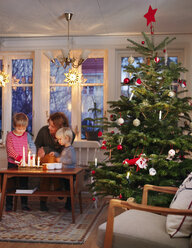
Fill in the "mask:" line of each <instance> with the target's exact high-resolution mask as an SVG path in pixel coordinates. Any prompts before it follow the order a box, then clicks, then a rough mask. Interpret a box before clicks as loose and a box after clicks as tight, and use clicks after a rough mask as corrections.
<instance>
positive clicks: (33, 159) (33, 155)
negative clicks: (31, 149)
mask: <svg viewBox="0 0 192 248" xmlns="http://www.w3.org/2000/svg"><path fill="white" fill-rule="evenodd" d="M33 166H35V154H33Z"/></svg>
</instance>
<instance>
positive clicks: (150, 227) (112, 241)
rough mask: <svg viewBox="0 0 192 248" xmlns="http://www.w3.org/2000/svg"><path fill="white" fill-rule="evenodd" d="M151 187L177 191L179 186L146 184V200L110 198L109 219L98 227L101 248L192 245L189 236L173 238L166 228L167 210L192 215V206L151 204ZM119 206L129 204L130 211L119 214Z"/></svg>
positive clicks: (169, 212) (127, 206) (174, 247)
mask: <svg viewBox="0 0 192 248" xmlns="http://www.w3.org/2000/svg"><path fill="white" fill-rule="evenodd" d="M149 190H152V191H158V192H164V193H168V194H175V193H176V191H177V188H176V187H161V186H153V185H145V186H144V189H143V197H142V204H137V203H134V202H129V201H122V200H117V199H112V200H110V203H109V208H108V216H107V223H104V224H102V225H100V226H99V228H98V235H97V244H98V246H99V247H100V248H103V247H104V248H125V247H126V248H128V247H130V248H132V247H134V248H139V247H142V248H154V247H155V248H171V247H172V248H189V247H192V240H190V238H189V237H187V238H170V236H169V235H168V234H167V232H166V215H167V214H174V215H185V216H186V215H189V216H192V210H186V209H173V208H164V207H157V206H150V205H147V201H148V191H149ZM115 208H125V209H127V210H129V211H124V212H123V213H121V214H120V215H118V216H116V217H115ZM191 239H192V238H191ZM190 244H191V245H190Z"/></svg>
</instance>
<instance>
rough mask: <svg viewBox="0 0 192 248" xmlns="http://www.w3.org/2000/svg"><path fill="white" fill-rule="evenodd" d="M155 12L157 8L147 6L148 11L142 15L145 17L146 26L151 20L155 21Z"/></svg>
mask: <svg viewBox="0 0 192 248" xmlns="http://www.w3.org/2000/svg"><path fill="white" fill-rule="evenodd" d="M156 12H157V9H152V8H151V5H150V6H149V9H148V12H147V13H146V14H145V15H144V17H145V18H146V19H147V26H148V25H149V24H150V23H151V22H156V21H155V14H156Z"/></svg>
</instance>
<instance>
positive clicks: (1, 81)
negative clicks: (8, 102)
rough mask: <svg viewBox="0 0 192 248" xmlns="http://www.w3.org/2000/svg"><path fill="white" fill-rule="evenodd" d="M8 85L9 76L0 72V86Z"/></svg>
mask: <svg viewBox="0 0 192 248" xmlns="http://www.w3.org/2000/svg"><path fill="white" fill-rule="evenodd" d="M6 83H9V76H8V74H6V73H5V72H3V71H0V85H2V86H3V87H5V84H6Z"/></svg>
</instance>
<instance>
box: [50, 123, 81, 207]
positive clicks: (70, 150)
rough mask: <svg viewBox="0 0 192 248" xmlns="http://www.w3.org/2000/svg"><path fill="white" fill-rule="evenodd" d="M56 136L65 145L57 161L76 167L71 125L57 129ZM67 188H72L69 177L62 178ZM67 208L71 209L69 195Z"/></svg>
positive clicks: (67, 166) (64, 166) (65, 165)
mask: <svg viewBox="0 0 192 248" xmlns="http://www.w3.org/2000/svg"><path fill="white" fill-rule="evenodd" d="M55 137H56V138H57V140H58V142H59V144H60V145H62V146H64V147H65V148H64V149H63V151H62V153H61V156H60V157H58V158H56V161H57V162H60V163H62V166H63V168H75V166H76V153H75V149H74V147H73V146H72V145H71V142H72V139H73V133H72V131H71V129H70V128H69V127H63V128H60V129H59V130H57V132H56V135H55ZM61 183H62V184H63V186H64V188H65V190H67V191H68V190H70V184H69V180H68V179H65V178H63V179H61ZM65 209H67V210H71V199H70V197H67V201H66V203H65Z"/></svg>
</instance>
